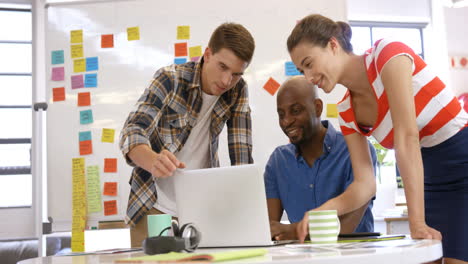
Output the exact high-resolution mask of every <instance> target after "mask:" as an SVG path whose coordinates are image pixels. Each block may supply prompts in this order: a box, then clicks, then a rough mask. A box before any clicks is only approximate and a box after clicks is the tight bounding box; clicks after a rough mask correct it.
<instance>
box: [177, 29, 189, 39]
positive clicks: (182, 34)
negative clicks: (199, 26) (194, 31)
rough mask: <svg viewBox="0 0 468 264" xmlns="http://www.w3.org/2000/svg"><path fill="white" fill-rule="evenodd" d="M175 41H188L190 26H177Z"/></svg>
mask: <svg viewBox="0 0 468 264" xmlns="http://www.w3.org/2000/svg"><path fill="white" fill-rule="evenodd" d="M177 39H190V26H178V27H177Z"/></svg>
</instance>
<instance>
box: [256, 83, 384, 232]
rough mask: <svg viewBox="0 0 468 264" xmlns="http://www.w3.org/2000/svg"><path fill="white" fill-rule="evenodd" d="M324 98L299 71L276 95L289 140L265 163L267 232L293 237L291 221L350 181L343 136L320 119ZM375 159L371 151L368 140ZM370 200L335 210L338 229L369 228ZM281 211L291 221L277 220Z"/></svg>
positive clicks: (280, 117) (347, 230)
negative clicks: (345, 210)
mask: <svg viewBox="0 0 468 264" xmlns="http://www.w3.org/2000/svg"><path fill="white" fill-rule="evenodd" d="M322 109H323V103H322V100H320V99H319V98H318V97H317V93H316V88H315V87H314V86H313V84H311V83H309V82H308V81H307V80H306V79H305V78H304V77H303V76H296V77H293V78H291V79H289V80H287V81H286V82H285V83H284V84H283V85H282V86H281V88H280V90H279V92H278V95H277V111H278V117H279V124H280V127H281V129H282V130H283V132H284V133H285V134H286V135H287V136H288V137H289V140H290V142H291V143H290V144H287V145H283V146H279V147H277V148H276V149H275V151H274V152H273V154H271V156H270V159H269V161H268V163H267V165H266V168H265V175H264V179H265V187H266V193H267V203H268V214H269V218H270V227H271V235H272V237H273V238H274V239H277V240H283V239H297V235H296V224H297V223H298V222H300V221H301V220H302V218H303V217H304V213H305V212H307V211H309V210H312V209H314V208H317V207H319V206H320V205H322V204H323V203H325V202H327V201H328V200H329V199H332V198H334V197H336V196H338V195H340V194H341V193H343V192H344V191H345V190H346V188H347V187H348V185H349V184H351V183H352V182H353V170H352V166H351V160H350V156H349V152H348V148H347V146H346V142H345V140H344V137H343V135H342V134H341V133H340V132H337V131H336V130H335V128H334V127H333V125H332V124H331V123H330V122H328V121H321V120H320V115H321V114H322ZM369 149H370V152H371V156H372V159H373V163H374V167H375V164H376V160H377V158H376V154H375V150H374V148H373V146H372V145H371V144H370V143H369ZM371 208H372V201H369V203H368V204H366V205H365V206H363V207H361V208H358V209H357V210H354V211H351V212H349V213H347V214H344V215H340V216H339V218H340V222H341V233H352V232H372V231H373V229H374V219H373V216H372V212H371ZM283 211H286V213H287V215H288V217H289V221H290V222H291V224H281V223H280V222H279V221H280V219H281V216H282V215H283Z"/></svg>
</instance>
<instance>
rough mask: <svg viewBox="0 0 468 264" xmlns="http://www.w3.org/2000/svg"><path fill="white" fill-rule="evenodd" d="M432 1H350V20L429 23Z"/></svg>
mask: <svg viewBox="0 0 468 264" xmlns="http://www.w3.org/2000/svg"><path fill="white" fill-rule="evenodd" d="M429 3H430V0H411V1H408V0H392V1H388V0H348V19H349V20H364V21H389V22H400V21H401V22H428V21H429V19H430V15H431V8H430V4H429Z"/></svg>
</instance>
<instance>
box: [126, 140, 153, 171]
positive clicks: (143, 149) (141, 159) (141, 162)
mask: <svg viewBox="0 0 468 264" xmlns="http://www.w3.org/2000/svg"><path fill="white" fill-rule="evenodd" d="M127 155H128V157H129V158H130V159H131V160H132V161H133V162H134V163H135V164H136V165H137V166H138V167H140V168H143V169H144V170H146V171H148V172H151V160H152V159H153V157H154V156H155V155H156V152H154V151H153V150H152V149H151V148H150V147H149V146H148V145H145V144H140V145H137V146H135V147H133V148H132V149H131V150H130V151H129V152H128V154H127Z"/></svg>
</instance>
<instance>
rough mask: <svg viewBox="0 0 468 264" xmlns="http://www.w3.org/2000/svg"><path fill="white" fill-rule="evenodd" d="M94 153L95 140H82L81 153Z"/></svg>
mask: <svg viewBox="0 0 468 264" xmlns="http://www.w3.org/2000/svg"><path fill="white" fill-rule="evenodd" d="M89 154H93V142H92V141H91V140H85V141H80V155H89Z"/></svg>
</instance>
